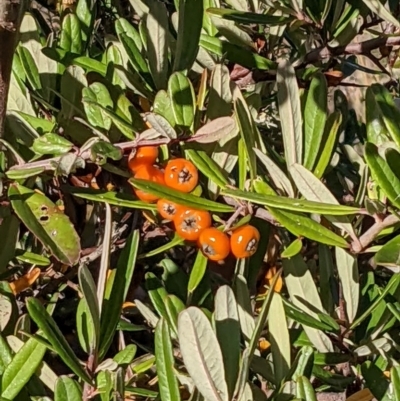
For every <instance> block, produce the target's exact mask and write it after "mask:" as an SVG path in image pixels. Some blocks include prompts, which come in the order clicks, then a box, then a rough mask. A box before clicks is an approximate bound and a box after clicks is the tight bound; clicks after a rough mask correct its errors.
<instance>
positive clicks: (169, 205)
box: [157, 199, 183, 220]
mask: <svg viewBox="0 0 400 401" xmlns="http://www.w3.org/2000/svg"><path fill="white" fill-rule="evenodd" d="M157 210H158V213H160V215H161V217H163V218H164V219H167V220H173V219H174V217H175V216H176V215H177V214H179V213H181V212H183V206H181V205H178V204H176V203H174V202H171V201H169V200H166V199H159V200H158V201H157Z"/></svg>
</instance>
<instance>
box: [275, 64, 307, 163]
mask: <svg viewBox="0 0 400 401" xmlns="http://www.w3.org/2000/svg"><path fill="white" fill-rule="evenodd" d="M276 79H277V85H278V106H279V117H280V120H281V126H282V137H283V145H284V149H285V159H286V164H287V166H288V167H289V166H290V165H292V164H293V163H301V160H303V128H302V113H301V107H300V95H299V88H298V86H297V79H296V75H295V72H294V68H293V66H292V65H291V64H290V62H289V61H287V60H284V61H281V62H280V63H279V66H278V72H277V77H276Z"/></svg>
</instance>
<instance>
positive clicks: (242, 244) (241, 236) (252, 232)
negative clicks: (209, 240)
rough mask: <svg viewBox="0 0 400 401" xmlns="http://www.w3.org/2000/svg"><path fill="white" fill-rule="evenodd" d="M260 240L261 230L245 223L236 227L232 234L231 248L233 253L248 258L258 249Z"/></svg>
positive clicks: (238, 256) (237, 256)
mask: <svg viewBox="0 0 400 401" xmlns="http://www.w3.org/2000/svg"><path fill="white" fill-rule="evenodd" d="M259 241H260V232H259V231H258V230H257V229H256V228H255V227H253V226H250V225H248V224H247V225H245V226H242V227H239V228H238V229H236V230H235V231H234V232H233V233H232V236H231V249H232V253H233V255H234V256H235V257H236V258H238V259H240V258H248V257H250V256H252V255H254V254H255V252H256V251H257V247H258V243H259Z"/></svg>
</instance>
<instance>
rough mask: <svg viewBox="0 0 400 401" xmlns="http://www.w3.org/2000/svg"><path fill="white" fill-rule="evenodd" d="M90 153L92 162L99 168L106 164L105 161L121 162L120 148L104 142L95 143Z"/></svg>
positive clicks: (121, 153)
mask: <svg viewBox="0 0 400 401" xmlns="http://www.w3.org/2000/svg"><path fill="white" fill-rule="evenodd" d="M90 153H91V157H92V160H95V161H96V163H97V164H98V165H100V166H101V165H104V164H105V163H107V159H112V160H121V159H122V156H123V152H122V150H121V148H119V147H118V146H114V145H113V144H111V143H110V142H106V141H97V142H96V143H95V144H94V145H93V146H92V147H91V148H90Z"/></svg>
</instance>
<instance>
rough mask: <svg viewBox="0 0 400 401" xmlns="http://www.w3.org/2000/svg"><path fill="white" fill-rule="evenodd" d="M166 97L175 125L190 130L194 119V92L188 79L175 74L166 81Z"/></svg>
mask: <svg viewBox="0 0 400 401" xmlns="http://www.w3.org/2000/svg"><path fill="white" fill-rule="evenodd" d="M168 95H169V97H170V98H171V106H172V111H173V113H174V117H175V121H176V123H177V125H179V126H181V127H182V128H184V129H190V127H191V125H192V123H193V119H194V103H195V100H194V91H193V86H192V84H191V82H190V81H189V79H188V78H187V77H186V76H185V75H184V74H183V73H182V72H176V73H174V74H172V75H171V77H170V78H169V81H168Z"/></svg>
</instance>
